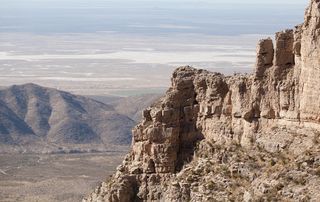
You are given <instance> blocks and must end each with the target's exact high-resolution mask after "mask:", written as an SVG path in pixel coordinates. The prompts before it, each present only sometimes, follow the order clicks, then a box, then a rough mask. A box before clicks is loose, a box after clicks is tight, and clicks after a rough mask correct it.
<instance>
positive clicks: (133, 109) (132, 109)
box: [90, 94, 162, 123]
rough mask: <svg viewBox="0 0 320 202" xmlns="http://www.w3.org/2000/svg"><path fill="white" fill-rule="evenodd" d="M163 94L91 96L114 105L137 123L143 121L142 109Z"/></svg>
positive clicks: (119, 111) (118, 110)
mask: <svg viewBox="0 0 320 202" xmlns="http://www.w3.org/2000/svg"><path fill="white" fill-rule="evenodd" d="M161 96H162V94H145V95H135V96H130V97H115V96H90V97H91V98H93V99H95V100H99V101H101V102H103V103H106V104H109V105H112V106H113V107H114V108H115V110H116V111H117V112H118V113H120V114H123V115H126V116H128V117H130V118H131V119H132V120H134V121H136V122H137V123H138V122H140V121H141V118H142V111H143V110H144V109H146V108H148V107H149V106H151V105H152V104H153V103H154V102H155V101H157V100H158V99H159V98H160V97H161Z"/></svg>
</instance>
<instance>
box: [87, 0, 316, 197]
mask: <svg viewBox="0 0 320 202" xmlns="http://www.w3.org/2000/svg"><path fill="white" fill-rule="evenodd" d="M319 47H320V1H318V0H312V1H311V4H310V7H309V8H308V9H307V11H306V17H305V22H304V23H303V24H302V25H299V26H297V27H296V28H295V30H285V31H283V32H279V33H277V34H276V37H275V44H273V42H272V40H271V39H264V40H261V41H260V42H259V44H258V47H257V62H256V70H255V73H254V74H252V75H234V76H224V75H222V74H219V73H211V72H208V71H205V70H198V69H194V68H192V67H180V68H178V69H177V70H176V71H175V72H174V73H173V77H172V86H171V88H170V89H169V90H168V91H167V93H166V95H165V96H164V97H163V98H162V99H161V100H160V101H159V102H157V103H155V104H154V105H153V106H152V107H150V108H149V109H147V110H145V111H144V113H143V117H144V120H143V122H142V123H140V124H139V125H138V126H136V127H135V129H134V130H133V142H132V149H131V151H130V153H129V154H128V155H127V156H126V158H125V160H124V162H123V164H122V165H120V166H119V167H118V169H117V172H116V173H115V175H114V176H112V178H111V179H110V180H109V181H108V182H106V183H102V184H101V185H100V186H99V187H98V188H97V189H96V190H95V191H94V192H93V193H92V194H91V195H90V196H88V197H87V198H86V199H84V201H111V202H126V201H166V202H167V201H248V202H249V201H318V200H319V198H320V192H319V190H320V102H319V97H320V85H319V83H318V82H319V81H318V80H319V79H320V59H319V58H320V51H319Z"/></svg>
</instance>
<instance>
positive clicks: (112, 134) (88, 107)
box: [0, 84, 134, 145]
mask: <svg viewBox="0 0 320 202" xmlns="http://www.w3.org/2000/svg"><path fill="white" fill-rule="evenodd" d="M133 124H134V121H132V120H131V119H130V118H128V117H126V116H124V115H120V114H118V113H116V112H115V110H114V108H113V107H112V106H109V105H105V104H102V103H100V102H97V101H95V100H92V99H89V98H86V97H82V96H76V95H72V94H70V93H67V92H63V91H58V90H55V89H50V88H44V87H41V86H38V85H35V84H26V85H21V86H12V87H9V88H6V89H3V90H0V142H1V143H4V144H7V145H24V144H29V145H30V144H32V143H34V142H45V143H48V144H49V143H50V144H64V143H65V144H92V143H95V144H105V145H108V144H111V145H112V144H113V145H119V144H120V145H121V144H124V145H125V144H129V143H130V142H131V132H130V130H131V128H132V126H133Z"/></svg>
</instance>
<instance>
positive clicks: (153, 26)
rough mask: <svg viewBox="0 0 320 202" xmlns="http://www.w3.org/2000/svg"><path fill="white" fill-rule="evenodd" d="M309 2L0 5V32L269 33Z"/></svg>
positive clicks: (296, 17) (13, 0) (31, 1)
mask: <svg viewBox="0 0 320 202" xmlns="http://www.w3.org/2000/svg"><path fill="white" fill-rule="evenodd" d="M308 1H309V0H268V1H257V0H242V1H239V0H0V3H1V6H0V33H1V32H42V33H61V32H63V33H65V32H81V33H82V32H101V31H113V32H122V33H140V34H151V35H153V34H172V33H201V34H210V35H237V34H271V33H273V32H275V31H277V30H279V29H280V30H281V29H285V28H288V27H293V26H294V25H296V24H298V23H301V22H302V21H303V14H304V9H305V7H306V5H307V3H308Z"/></svg>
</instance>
